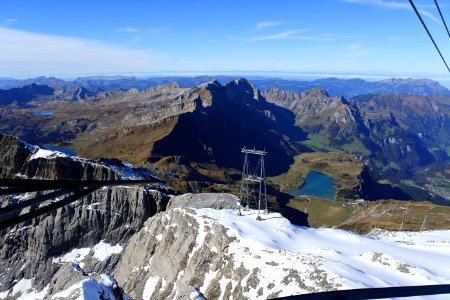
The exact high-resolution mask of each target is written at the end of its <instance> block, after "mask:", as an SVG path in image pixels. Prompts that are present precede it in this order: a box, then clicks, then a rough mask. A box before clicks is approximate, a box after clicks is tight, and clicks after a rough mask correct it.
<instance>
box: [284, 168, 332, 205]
mask: <svg viewBox="0 0 450 300" xmlns="http://www.w3.org/2000/svg"><path fill="white" fill-rule="evenodd" d="M289 193H290V194H291V195H295V196H300V195H303V196H312V197H316V198H322V199H327V200H329V201H334V200H335V193H336V191H335V189H334V179H333V178H332V177H330V176H328V175H327V174H324V173H320V172H316V171H310V172H309V173H308V176H306V179H305V184H304V185H303V187H302V188H301V189H295V190H292V191H290V192H289Z"/></svg>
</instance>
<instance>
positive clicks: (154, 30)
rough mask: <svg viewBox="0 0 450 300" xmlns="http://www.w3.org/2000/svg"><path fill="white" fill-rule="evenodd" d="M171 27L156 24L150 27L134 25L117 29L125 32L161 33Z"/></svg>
mask: <svg viewBox="0 0 450 300" xmlns="http://www.w3.org/2000/svg"><path fill="white" fill-rule="evenodd" d="M169 29H170V26H155V27H148V28H136V27H132V26H124V27H120V28H119V29H117V32H125V33H138V32H139V33H160V32H164V31H167V30H169Z"/></svg>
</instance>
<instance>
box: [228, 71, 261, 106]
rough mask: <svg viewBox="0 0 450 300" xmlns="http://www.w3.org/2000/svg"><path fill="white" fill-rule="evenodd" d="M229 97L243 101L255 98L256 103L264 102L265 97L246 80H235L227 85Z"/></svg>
mask: <svg viewBox="0 0 450 300" xmlns="http://www.w3.org/2000/svg"><path fill="white" fill-rule="evenodd" d="M225 88H226V90H227V94H228V97H229V98H230V99H232V100H237V101H242V100H244V101H245V100H246V99H248V98H250V97H251V98H253V100H256V101H264V102H265V99H264V97H263V96H262V95H261V93H260V91H259V90H258V89H257V88H256V86H255V85H254V84H253V83H251V82H250V81H248V80H247V79H245V78H242V77H241V78H238V79H235V80H233V81H231V82H229V83H227V84H226V85H225Z"/></svg>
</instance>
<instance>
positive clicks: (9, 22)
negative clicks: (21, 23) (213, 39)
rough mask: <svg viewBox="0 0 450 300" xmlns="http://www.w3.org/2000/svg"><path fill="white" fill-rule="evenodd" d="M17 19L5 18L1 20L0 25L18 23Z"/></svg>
mask: <svg viewBox="0 0 450 300" xmlns="http://www.w3.org/2000/svg"><path fill="white" fill-rule="evenodd" d="M17 21H18V20H17V19H5V20H3V21H0V26H9V25H12V24H14V23H17Z"/></svg>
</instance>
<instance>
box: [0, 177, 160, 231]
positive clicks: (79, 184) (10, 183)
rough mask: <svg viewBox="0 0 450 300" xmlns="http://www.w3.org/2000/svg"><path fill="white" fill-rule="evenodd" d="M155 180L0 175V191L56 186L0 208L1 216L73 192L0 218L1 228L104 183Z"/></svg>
mask: <svg viewBox="0 0 450 300" xmlns="http://www.w3.org/2000/svg"><path fill="white" fill-rule="evenodd" d="M155 182H161V180H159V179H158V178H156V177H155V178H154V179H151V180H41V179H37V180H35V179H0V187H3V189H0V195H2V194H3V195H8V194H14V193H25V192H36V191H46V190H56V191H54V192H51V193H49V194H46V195H41V196H38V197H35V198H33V199H29V200H26V201H22V202H19V203H15V204H11V205H9V206H6V207H2V208H0V217H1V216H4V215H6V214H9V213H11V212H13V211H16V210H19V209H23V208H26V207H31V206H33V205H37V204H40V203H43V202H45V201H47V200H50V199H52V198H56V197H59V196H62V195H66V194H70V193H73V195H70V196H67V197H66V198H64V199H62V200H59V201H57V202H53V203H50V204H48V205H46V206H44V207H39V208H37V209H35V210H32V211H30V212H28V213H25V214H22V215H19V216H11V217H7V218H6V219H5V220H1V221H0V230H1V229H5V228H7V227H11V226H13V225H16V224H19V223H22V222H25V221H28V220H31V219H32V218H36V217H38V216H41V215H43V214H46V213H48V212H51V211H53V210H56V209H58V208H61V207H63V206H65V205H68V204H70V203H72V202H74V201H76V200H78V199H80V198H82V197H84V196H86V195H88V194H90V193H92V192H94V191H95V190H97V189H99V188H100V187H104V186H130V185H146V184H151V183H155Z"/></svg>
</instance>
